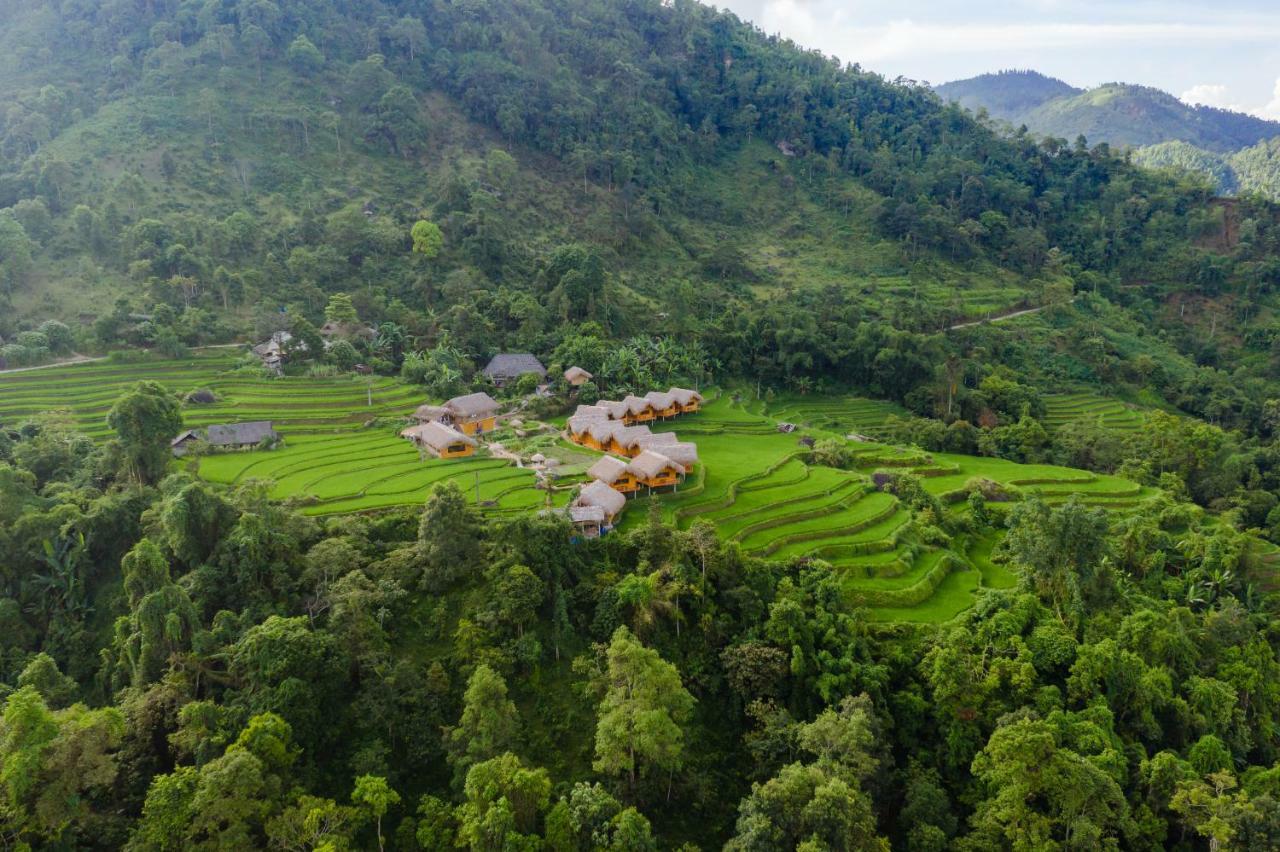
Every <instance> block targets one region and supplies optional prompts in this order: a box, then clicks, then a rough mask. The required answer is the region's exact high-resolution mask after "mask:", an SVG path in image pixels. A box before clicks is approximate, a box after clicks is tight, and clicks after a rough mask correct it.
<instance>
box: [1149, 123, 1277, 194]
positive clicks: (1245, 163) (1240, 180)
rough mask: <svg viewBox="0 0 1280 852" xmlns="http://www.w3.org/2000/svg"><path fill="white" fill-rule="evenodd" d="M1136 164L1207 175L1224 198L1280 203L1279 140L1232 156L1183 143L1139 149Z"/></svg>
mask: <svg viewBox="0 0 1280 852" xmlns="http://www.w3.org/2000/svg"><path fill="white" fill-rule="evenodd" d="M1134 162H1136V163H1138V164H1139V165H1143V166H1148V167H1151V168H1172V169H1178V170H1180V171H1184V172H1186V173H1188V174H1199V175H1204V176H1205V177H1207V178H1208V179H1209V180H1211V181H1212V182H1213V185H1214V187H1215V188H1216V189H1217V191H1218V192H1220V193H1222V194H1224V195H1235V194H1237V193H1257V194H1259V195H1262V196H1264V197H1266V198H1269V199H1272V200H1280V138H1275V139H1268V140H1266V141H1263V142H1259V143H1258V144H1257V145H1251V146H1249V147H1248V148H1241V149H1240V150H1239V151H1233V152H1231V153H1229V154H1215V153H1213V152H1211V151H1205V150H1203V149H1201V148H1196V147H1195V146H1193V145H1188V144H1186V143H1182V142H1167V143H1163V144H1161V145H1152V146H1150V147H1148V148H1139V149H1138V150H1137V151H1135V152H1134Z"/></svg>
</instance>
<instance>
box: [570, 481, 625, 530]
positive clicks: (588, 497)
mask: <svg viewBox="0 0 1280 852" xmlns="http://www.w3.org/2000/svg"><path fill="white" fill-rule="evenodd" d="M573 505H574V506H595V507H597V508H599V509H600V510H601V511H602V512H603V513H604V517H603V518H602V519H601V522H600V530H601V531H602V532H603V531H606V530H609V529H610V528H612V527H613V525H614V523H615V522H616V521H617V519H618V515H619V514H620V513H621V512H622V510H623V508H624V507H625V506H626V505H627V498H626V495H624V494H620V493H618V492H617V491H614V490H613V489H612V488H610V487H609V486H608V485H605V484H604V483H603V482H600V481H598V480H597V481H593V482H591V483H589V484H587V485H584V486H583V487H582V490H581V491H579V492H578V497H577V499H575V500H574V501H573Z"/></svg>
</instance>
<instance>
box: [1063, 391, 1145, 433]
mask: <svg viewBox="0 0 1280 852" xmlns="http://www.w3.org/2000/svg"><path fill="white" fill-rule="evenodd" d="M1044 402H1045V418H1044V423H1045V426H1047V427H1049V428H1057V427H1059V426H1065V425H1066V424H1067V423H1072V422H1087V423H1091V424H1094V425H1097V426H1101V427H1103V428H1105V429H1111V430H1114V431H1117V432H1133V431H1136V430H1138V429H1140V428H1141V427H1142V424H1143V421H1144V419H1145V418H1144V417H1143V414H1142V410H1141V409H1138V408H1134V407H1132V406H1128V405H1125V404H1124V403H1123V402H1120V401H1119V400H1116V399H1110V398H1108V397H1104V396H1097V395H1096V394H1091V393H1063V394H1051V395H1049V396H1046V397H1045V398H1044Z"/></svg>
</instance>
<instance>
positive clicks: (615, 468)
mask: <svg viewBox="0 0 1280 852" xmlns="http://www.w3.org/2000/svg"><path fill="white" fill-rule="evenodd" d="M626 472H627V463H626V462H625V461H623V460H622V459H616V458H614V457H613V456H604V457H603V458H601V459H599V460H597V461H596V463H595V464H593V465H591V467H589V468H588V469H587V476H589V477H591V478H592V479H595V480H598V481H600V482H604V483H606V484H608V485H612V484H613V483H615V482H617V481H618V480H619V479H620V478H621V477H622V475H623V474H624V473H626Z"/></svg>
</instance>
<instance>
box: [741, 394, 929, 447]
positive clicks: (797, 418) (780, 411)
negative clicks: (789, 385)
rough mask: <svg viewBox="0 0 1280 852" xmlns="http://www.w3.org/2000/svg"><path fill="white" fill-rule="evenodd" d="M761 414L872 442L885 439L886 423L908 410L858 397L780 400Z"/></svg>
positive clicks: (806, 397)
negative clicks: (861, 437) (866, 437)
mask: <svg viewBox="0 0 1280 852" xmlns="http://www.w3.org/2000/svg"><path fill="white" fill-rule="evenodd" d="M764 413H766V414H767V415H768V416H769V417H771V418H772V419H774V420H780V421H784V422H789V423H795V424H798V425H801V426H810V427H813V428H815V429H822V430H824V431H828V432H837V433H839V434H841V435H847V434H858V435H866V436H868V437H871V438H884V437H886V433H885V421H886V420H888V419H889V416H890V415H896V416H898V417H906V416H907V410H906V409H905V408H903V407H902V406H900V405H896V404H894V403H892V402H886V401H884V400H879V399H867V398H865V397H857V396H840V397H822V396H787V397H781V398H779V399H775V400H773V401H772V402H770V403H769V404H768V405H767V406H766V407H765V409H764Z"/></svg>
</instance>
